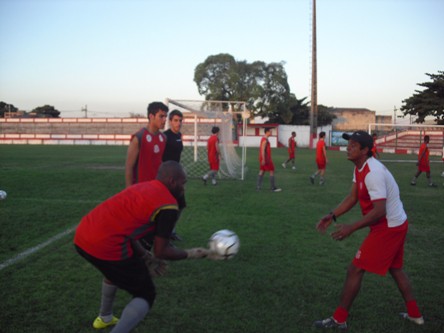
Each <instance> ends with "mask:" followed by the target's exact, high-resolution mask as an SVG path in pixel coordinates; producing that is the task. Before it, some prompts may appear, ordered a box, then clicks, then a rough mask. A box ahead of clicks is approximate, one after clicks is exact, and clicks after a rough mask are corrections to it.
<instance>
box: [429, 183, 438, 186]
mask: <svg viewBox="0 0 444 333" xmlns="http://www.w3.org/2000/svg"><path fill="white" fill-rule="evenodd" d="M429 186H430V187H438V185H436V184H435V183H430V184H429Z"/></svg>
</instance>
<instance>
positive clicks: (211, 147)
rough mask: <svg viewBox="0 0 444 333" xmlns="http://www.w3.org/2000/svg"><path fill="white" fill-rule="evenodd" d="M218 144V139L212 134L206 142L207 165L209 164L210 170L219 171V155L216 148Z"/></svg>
mask: <svg viewBox="0 0 444 333" xmlns="http://www.w3.org/2000/svg"><path fill="white" fill-rule="evenodd" d="M218 144H219V137H218V136H217V134H213V135H211V136H210V138H209V139H208V141H207V155H208V163H209V164H210V169H211V170H216V171H218V170H219V153H218V150H217V146H218Z"/></svg>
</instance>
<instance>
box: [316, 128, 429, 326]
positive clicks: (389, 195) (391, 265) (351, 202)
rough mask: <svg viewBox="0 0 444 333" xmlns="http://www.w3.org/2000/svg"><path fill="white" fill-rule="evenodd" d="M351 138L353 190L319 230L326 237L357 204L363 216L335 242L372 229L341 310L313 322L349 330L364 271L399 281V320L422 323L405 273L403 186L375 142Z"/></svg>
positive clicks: (363, 135) (357, 135) (363, 136)
mask: <svg viewBox="0 0 444 333" xmlns="http://www.w3.org/2000/svg"><path fill="white" fill-rule="evenodd" d="M342 137H343V138H344V139H345V140H348V145H347V158H348V159H349V160H350V161H352V162H353V163H354V164H355V169H354V173H353V185H352V188H351V192H350V194H349V195H348V196H346V197H345V199H344V200H343V201H342V202H341V203H340V204H339V205H338V206H337V207H336V208H335V209H334V210H332V211H331V212H330V213H329V214H327V215H325V216H324V217H322V218H321V220H320V221H319V222H318V223H317V225H316V228H317V230H318V231H319V232H321V233H325V231H326V229H327V228H328V227H329V226H330V224H331V223H332V221H334V222H336V219H337V218H338V217H339V216H341V215H343V214H345V213H346V212H348V211H349V210H350V209H351V208H352V207H353V206H355V204H356V203H357V202H358V201H359V204H360V206H361V211H362V218H361V219H360V220H358V221H356V222H354V223H351V224H335V228H336V231H334V232H332V233H331V236H332V238H333V239H335V240H337V241H342V240H344V239H345V238H347V237H348V236H350V235H351V234H352V233H353V232H355V231H357V230H359V229H362V228H364V227H370V232H369V234H368V235H367V237H366V238H365V240H364V241H363V243H362V244H361V247H360V249H359V250H358V252H357V253H356V256H355V258H354V259H353V261H352V262H351V264H350V266H349V268H348V270H347V277H346V280H345V283H344V287H343V289H342V294H341V298H340V303H339V306H338V307H337V308H336V310H335V312H334V313H333V315H332V316H331V317H329V318H327V319H324V320H319V321H315V322H314V326H315V327H318V328H338V329H343V330H345V329H347V322H346V321H347V317H348V312H349V310H350V308H351V306H352V303H353V301H354V299H355V297H356V296H357V294H358V292H359V289H360V287H361V282H362V278H363V277H364V273H365V272H371V273H375V274H379V275H382V276H384V275H385V274H386V273H387V271H388V272H390V274H391V276H392V277H393V279H394V280H395V282H396V284H397V285H398V288H399V290H400V292H401V294H402V297H403V298H404V301H405V303H406V307H407V312H402V313H401V316H402V318H404V319H408V320H410V321H412V322H413V323H415V324H418V325H422V324H424V319H423V317H422V315H421V312H420V311H419V308H418V305H417V304H416V300H415V298H414V296H413V292H412V286H411V284H410V281H409V279H408V277H407V274H406V273H405V272H404V271H403V269H402V266H403V254H404V242H405V237H406V234H407V229H408V222H407V215H406V213H405V211H404V208H403V205H402V202H401V200H400V197H399V188H398V185H397V184H396V181H395V179H394V178H393V176H392V174H391V173H390V172H389V171H388V170H387V168H386V167H385V166H384V165H383V164H382V163H381V162H379V161H378V160H377V159H375V158H374V157H372V147H373V139H372V137H371V136H370V135H369V134H368V133H367V132H364V131H357V132H354V133H353V134H352V135H349V134H346V133H344V134H343V135H342Z"/></svg>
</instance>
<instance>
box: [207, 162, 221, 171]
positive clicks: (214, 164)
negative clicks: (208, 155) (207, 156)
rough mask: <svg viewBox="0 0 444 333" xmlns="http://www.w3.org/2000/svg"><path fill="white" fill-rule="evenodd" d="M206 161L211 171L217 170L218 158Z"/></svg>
mask: <svg viewBox="0 0 444 333" xmlns="http://www.w3.org/2000/svg"><path fill="white" fill-rule="evenodd" d="M208 163H209V164H210V170H213V171H219V160H218V159H217V160H216V159H214V160H210V161H208Z"/></svg>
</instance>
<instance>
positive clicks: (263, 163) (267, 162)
mask: <svg viewBox="0 0 444 333" xmlns="http://www.w3.org/2000/svg"><path fill="white" fill-rule="evenodd" d="M264 145H265V150H263V148H262V147H263V146H264ZM259 163H260V170H262V171H274V164H273V160H272V159H271V145H270V141H268V138H267V137H266V136H263V137H262V139H261V144H260V148H259Z"/></svg>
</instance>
